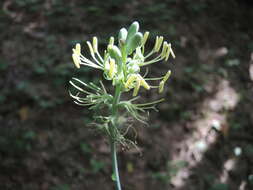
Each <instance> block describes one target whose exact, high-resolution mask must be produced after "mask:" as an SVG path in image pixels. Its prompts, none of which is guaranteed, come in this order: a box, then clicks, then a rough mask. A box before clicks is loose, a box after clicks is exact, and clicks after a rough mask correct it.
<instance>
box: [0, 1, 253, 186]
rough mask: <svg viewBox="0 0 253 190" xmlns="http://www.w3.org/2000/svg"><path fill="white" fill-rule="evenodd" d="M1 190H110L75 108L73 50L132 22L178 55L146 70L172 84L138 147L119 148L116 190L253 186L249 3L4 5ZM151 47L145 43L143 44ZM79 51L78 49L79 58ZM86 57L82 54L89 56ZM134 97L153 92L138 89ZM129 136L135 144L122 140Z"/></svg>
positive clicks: (252, 12) (107, 172)
mask: <svg viewBox="0 0 253 190" xmlns="http://www.w3.org/2000/svg"><path fill="white" fill-rule="evenodd" d="M0 5H1V10H0V31H1V32H0V42H1V43H0V48H1V49H0V77H1V78H0V79H1V80H0V89H1V90H0V190H81V189H82V190H90V189H92V190H93V189H94V190H101V189H104V190H111V189H113V182H112V180H111V173H112V171H111V162H110V152H109V151H110V150H109V148H108V143H107V141H106V139H105V138H104V137H103V136H101V135H100V134H98V133H96V131H95V130H93V128H91V127H89V126H88V125H87V123H89V122H90V121H91V113H90V112H89V110H88V109H87V108H83V107H78V106H77V105H74V104H73V102H72V100H71V98H70V97H69V95H68V91H67V90H68V88H69V85H68V81H69V80H70V79H71V77H73V76H75V77H77V76H78V77H80V78H81V79H82V80H84V81H98V80H99V78H98V76H99V77H100V76H102V75H100V74H99V75H98V74H97V73H96V72H94V71H92V70H91V69H89V68H85V67H82V68H81V69H80V70H77V69H75V68H74V65H73V64H72V60H71V54H72V50H71V49H72V47H73V46H74V44H75V43H77V42H79V43H81V44H83V46H85V41H86V40H91V38H92V37H93V36H98V38H99V44H100V48H104V47H105V45H106V43H107V42H108V39H109V37H110V36H111V35H114V36H115V37H116V36H117V32H118V30H119V29H120V28H121V27H124V26H128V25H129V24H130V23H132V22H133V21H135V20H138V21H139V22H140V26H141V31H143V32H144V31H146V30H148V31H150V32H151V34H152V35H151V41H152V40H154V39H155V36H156V35H162V36H164V37H165V39H167V40H168V41H169V42H171V43H172V46H173V47H174V51H175V54H176V56H177V58H176V59H175V60H172V59H171V60H170V61H169V63H161V65H159V66H157V65H154V66H152V69H151V72H150V73H151V75H154V76H160V75H161V74H163V73H165V72H166V71H167V70H168V69H171V70H172V77H171V78H170V80H169V81H168V83H167V87H166V90H165V92H164V94H163V96H165V98H166V101H165V102H163V103H161V104H160V105H159V106H158V108H159V110H160V111H159V113H156V112H152V113H151V114H150V121H149V123H150V126H148V127H145V126H141V125H140V124H139V123H136V125H135V126H136V130H137V131H138V137H137V138H136V139H134V140H136V141H137V142H138V146H139V149H140V150H137V149H135V148H131V149H130V150H124V149H123V148H121V147H119V166H120V173H121V178H122V184H123V189H124V190H144V189H145V190H153V189H156V190H167V189H168V190H169V189H175V190H250V189H253V126H252V124H253V112H252V108H253V107H252V106H253V53H252V52H253V41H252V40H253V25H252V23H253V8H252V1H250V0H248V1H246V0H225V1H218V0H156V1H154V0H139V1H133V0H129V1H124V0H108V1H99V0H93V1H88V0H83V1H78V0H2V1H1V2H0ZM151 44H152V43H151ZM85 52H87V51H85V50H84V51H83V53H84V54H85ZM87 55H88V53H87ZM141 95H142V97H143V99H142V100H143V102H145V101H151V100H155V99H157V98H159V97H158V95H157V92H156V91H150V92H144V91H142V92H141ZM129 138H132V139H133V138H134V137H133V135H131V134H130V135H129Z"/></svg>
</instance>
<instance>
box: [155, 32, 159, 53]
mask: <svg viewBox="0 0 253 190" xmlns="http://www.w3.org/2000/svg"><path fill="white" fill-rule="evenodd" d="M158 42H159V37H158V36H156V38H155V46H154V52H156V49H157V46H158Z"/></svg>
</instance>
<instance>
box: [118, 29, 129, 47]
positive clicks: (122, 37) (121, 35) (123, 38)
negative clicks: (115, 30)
mask: <svg viewBox="0 0 253 190" xmlns="http://www.w3.org/2000/svg"><path fill="white" fill-rule="evenodd" d="M126 38H127V30H126V29H125V28H121V29H120V31H119V36H118V40H119V43H120V44H121V43H125V41H126Z"/></svg>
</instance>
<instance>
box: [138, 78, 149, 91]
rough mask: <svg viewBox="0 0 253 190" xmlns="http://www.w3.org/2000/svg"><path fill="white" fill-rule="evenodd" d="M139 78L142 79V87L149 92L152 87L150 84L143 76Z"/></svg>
mask: <svg viewBox="0 0 253 190" xmlns="http://www.w3.org/2000/svg"><path fill="white" fill-rule="evenodd" d="M139 78H140V81H141V86H143V87H144V88H146V89H147V90H149V89H150V86H149V85H148V83H147V82H146V81H145V80H144V79H143V78H142V77H141V76H139Z"/></svg>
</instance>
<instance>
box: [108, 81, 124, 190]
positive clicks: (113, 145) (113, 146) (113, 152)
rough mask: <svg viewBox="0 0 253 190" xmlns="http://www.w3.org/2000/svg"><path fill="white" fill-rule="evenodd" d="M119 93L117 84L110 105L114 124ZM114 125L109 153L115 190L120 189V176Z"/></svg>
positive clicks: (116, 118) (114, 126)
mask: <svg viewBox="0 0 253 190" xmlns="http://www.w3.org/2000/svg"><path fill="white" fill-rule="evenodd" d="M120 95H121V86H119V85H117V86H116V90H115V95H114V100H113V105H112V116H113V117H114V118H115V124H116V125H117V120H118V107H117V105H118V103H119V100H120ZM116 125H114V124H112V125H111V127H110V129H109V130H110V144H111V155H112V168H113V175H114V177H115V185H116V190H121V185H120V177H119V169H118V161H117V149H116V143H117V142H116V139H115V137H114V135H115V128H116V127H117V126H116Z"/></svg>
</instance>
